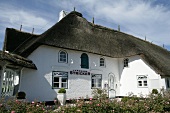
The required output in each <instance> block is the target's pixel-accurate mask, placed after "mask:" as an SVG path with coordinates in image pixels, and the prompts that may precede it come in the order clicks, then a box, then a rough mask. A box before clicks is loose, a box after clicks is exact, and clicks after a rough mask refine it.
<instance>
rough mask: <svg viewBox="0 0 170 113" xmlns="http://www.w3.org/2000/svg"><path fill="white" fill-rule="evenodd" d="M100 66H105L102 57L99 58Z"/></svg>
mask: <svg viewBox="0 0 170 113" xmlns="http://www.w3.org/2000/svg"><path fill="white" fill-rule="evenodd" d="M100 66H101V67H105V59H104V58H103V57H101V58H100Z"/></svg>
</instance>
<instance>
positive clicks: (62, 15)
mask: <svg viewBox="0 0 170 113" xmlns="http://www.w3.org/2000/svg"><path fill="white" fill-rule="evenodd" d="M67 14H68V12H66V11H63V10H62V11H61V12H60V13H59V19H58V21H60V20H61V19H62V18H64V17H65V16H66V15H67Z"/></svg>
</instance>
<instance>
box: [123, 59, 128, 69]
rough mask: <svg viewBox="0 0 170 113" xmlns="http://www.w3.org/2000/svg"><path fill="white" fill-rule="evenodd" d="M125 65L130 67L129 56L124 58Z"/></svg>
mask: <svg viewBox="0 0 170 113" xmlns="http://www.w3.org/2000/svg"><path fill="white" fill-rule="evenodd" d="M123 67H124V68H125V67H129V59H128V58H125V59H124V60H123Z"/></svg>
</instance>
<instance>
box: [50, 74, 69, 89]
mask: <svg viewBox="0 0 170 113" xmlns="http://www.w3.org/2000/svg"><path fill="white" fill-rule="evenodd" d="M54 73H64V74H66V75H61V74H58V75H56V74H55V75H54ZM54 77H56V78H59V82H54ZM62 78H66V82H62ZM55 83H59V87H54V84H55ZM62 83H66V87H62ZM60 88H65V89H68V72H66V71H52V89H60Z"/></svg>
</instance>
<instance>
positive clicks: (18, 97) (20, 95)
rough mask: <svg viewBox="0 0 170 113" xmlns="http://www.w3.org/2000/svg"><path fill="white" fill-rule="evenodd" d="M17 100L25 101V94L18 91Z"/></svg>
mask: <svg viewBox="0 0 170 113" xmlns="http://www.w3.org/2000/svg"><path fill="white" fill-rule="evenodd" d="M16 97H17V99H25V97H26V93H25V92H23V91H20V92H18V93H17V94H16Z"/></svg>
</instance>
